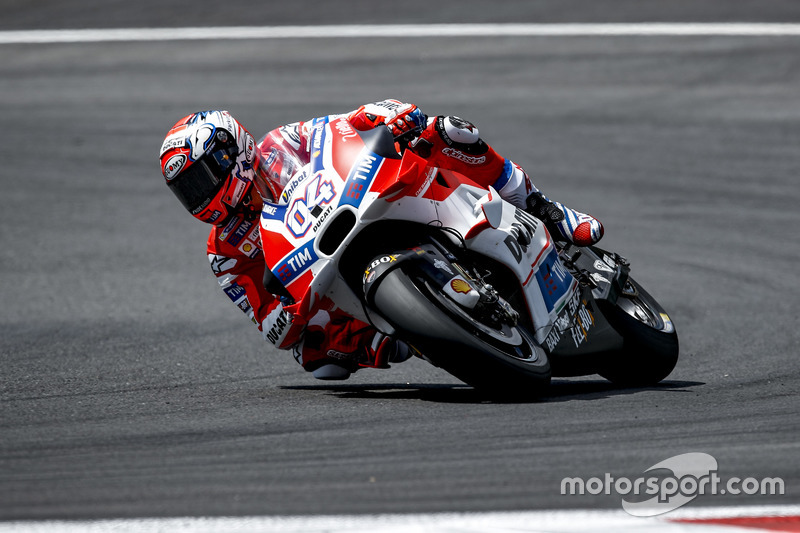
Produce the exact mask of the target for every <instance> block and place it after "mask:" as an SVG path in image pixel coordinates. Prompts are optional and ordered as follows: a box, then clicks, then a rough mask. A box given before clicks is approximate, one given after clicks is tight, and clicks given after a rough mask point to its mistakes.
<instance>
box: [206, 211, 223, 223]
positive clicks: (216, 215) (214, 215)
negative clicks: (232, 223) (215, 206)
mask: <svg viewBox="0 0 800 533" xmlns="http://www.w3.org/2000/svg"><path fill="white" fill-rule="evenodd" d="M221 214H222V213H221V212H219V211H214V213H213V214H212V215H211V217H210V218H209V219H208V221H209V222H216V220H217V219H218V218H219V217H220V215H221Z"/></svg>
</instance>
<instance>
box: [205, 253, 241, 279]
mask: <svg viewBox="0 0 800 533" xmlns="http://www.w3.org/2000/svg"><path fill="white" fill-rule="evenodd" d="M208 261H209V262H210V263H211V270H212V271H213V272H214V274H217V275H219V274H222V273H223V272H225V271H226V270H230V269H232V268H233V267H235V266H236V259H233V258H230V257H225V256H224V255H216V254H209V255H208Z"/></svg>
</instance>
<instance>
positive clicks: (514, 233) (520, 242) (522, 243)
mask: <svg viewBox="0 0 800 533" xmlns="http://www.w3.org/2000/svg"><path fill="white" fill-rule="evenodd" d="M514 219H515V221H514V222H513V223H512V224H511V229H510V230H509V233H510V234H509V235H508V236H507V237H506V238H505V241H504V242H505V245H506V247H507V248H508V250H509V251H510V252H511V255H513V256H514V259H515V260H516V262H517V263H521V262H522V258H523V256H524V255H525V254H527V253H528V245H530V243H531V240H533V234H534V233H536V229H537V228H538V227H539V222H538V221H537V220H536V219H535V218H533V215H530V214H528V213H526V212H525V211H523V210H522V209H517V210H516V211H514Z"/></svg>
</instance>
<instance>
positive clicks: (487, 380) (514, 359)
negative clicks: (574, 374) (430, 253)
mask: <svg viewBox="0 0 800 533" xmlns="http://www.w3.org/2000/svg"><path fill="white" fill-rule="evenodd" d="M371 300H372V304H373V305H374V307H375V309H376V310H377V311H378V312H379V313H380V314H381V315H382V316H383V317H384V318H385V319H386V320H387V321H388V322H389V323H390V324H392V325H393V326H394V327H395V328H396V329H397V330H398V332H399V333H400V336H401V338H403V339H404V340H408V341H409V342H410V343H411V344H413V345H414V346H415V347H416V348H417V349H419V350H420V351H422V353H423V354H424V355H425V358H426V359H428V360H430V361H431V362H432V363H433V364H435V365H436V366H439V367H441V368H443V369H444V370H446V371H447V372H449V373H450V374H452V375H454V376H455V377H457V378H459V379H460V380H462V381H464V382H465V383H467V384H469V385H472V386H473V387H475V388H476V389H481V390H485V391H490V392H492V393H494V394H502V395H513V396H538V395H540V394H541V393H542V392H544V391H545V390H546V389H547V387H548V385H549V384H550V363H549V361H548V359H547V355H546V354H545V352H544V350H542V349H541V348H540V347H538V345H537V344H536V342H535V341H534V339H533V336H532V335H531V334H530V333H529V332H528V331H527V330H526V329H525V328H523V327H520V326H519V325H517V326H513V327H511V326H504V327H503V328H502V329H493V330H492V329H491V328H489V327H488V326H486V325H485V324H480V323H478V322H476V321H474V320H472V319H471V318H470V317H469V316H468V315H467V314H466V313H465V312H464V311H463V310H461V311H459V309H458V306H457V304H455V303H454V302H451V301H450V300H449V298H448V297H447V296H445V295H443V294H441V293H439V292H438V291H436V290H434V289H432V288H431V287H430V286H428V285H427V284H426V283H425V282H424V281H422V280H421V279H416V278H414V279H412V277H409V276H408V275H407V274H406V273H405V272H404V271H403V269H401V268H396V269H394V270H392V271H390V272H388V273H387V274H385V275H384V276H383V278H381V279H380V281H379V284H378V286H377V288H376V289H375V290H374V292H373V297H372V299H371Z"/></svg>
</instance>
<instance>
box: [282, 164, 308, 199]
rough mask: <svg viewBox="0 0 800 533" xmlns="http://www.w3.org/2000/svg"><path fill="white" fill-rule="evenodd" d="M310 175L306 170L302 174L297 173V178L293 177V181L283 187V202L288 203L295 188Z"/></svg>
mask: <svg viewBox="0 0 800 533" xmlns="http://www.w3.org/2000/svg"><path fill="white" fill-rule="evenodd" d="M307 177H308V173H307V172H306V171H305V170H304V171H303V172H301V173H300V174H298V175H297V177H296V178H293V179H292V181H290V182H289V183H287V184H286V187H284V188H283V194H281V202H283V203H286V202H288V201H289V197H290V196H291V195H292V193H293V192H294V190H295V189H296V188H297V186H298V185H300V184H301V183H302V182H303V180H305V179H306V178H307Z"/></svg>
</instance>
